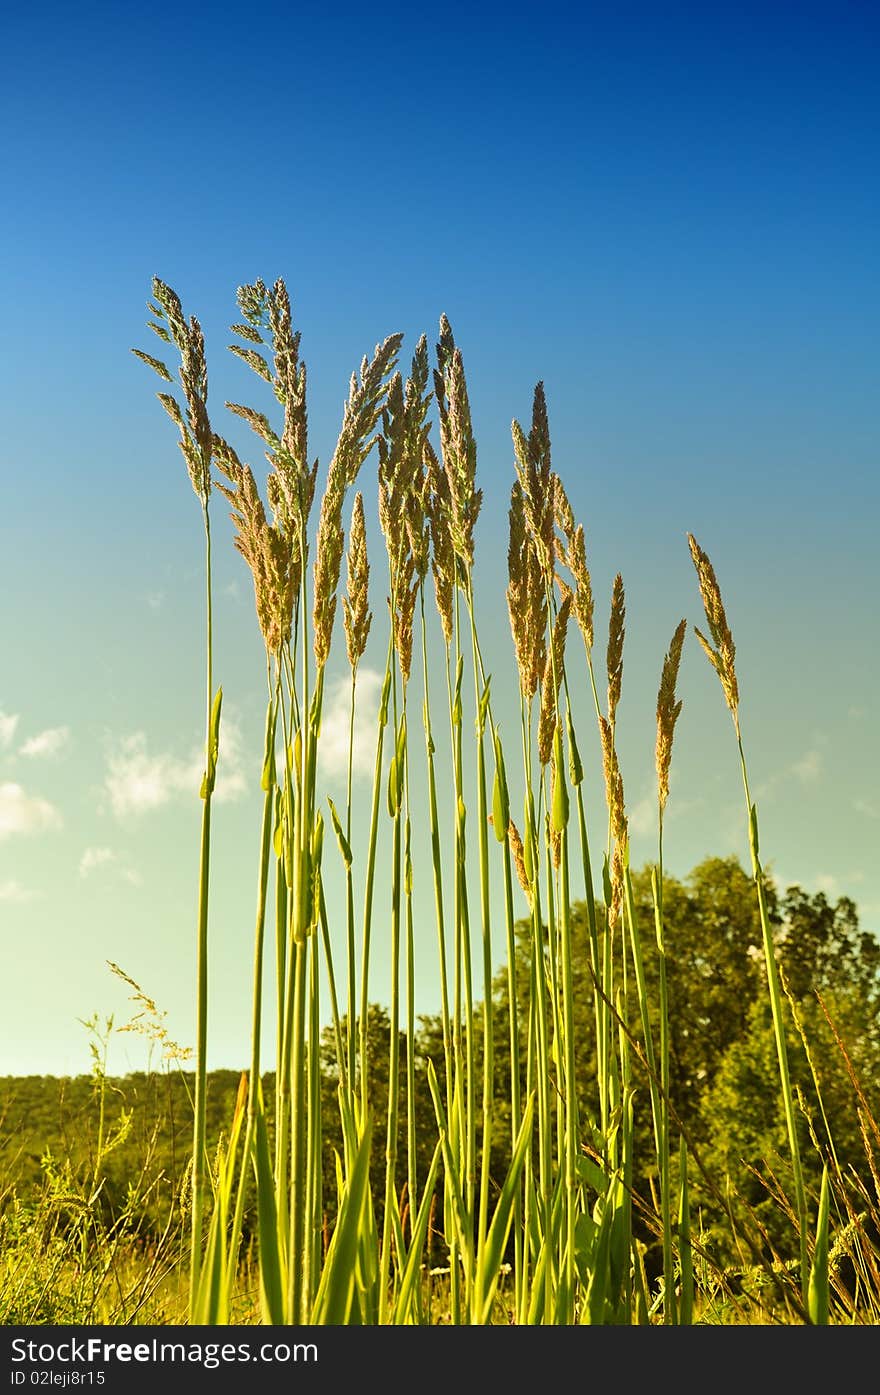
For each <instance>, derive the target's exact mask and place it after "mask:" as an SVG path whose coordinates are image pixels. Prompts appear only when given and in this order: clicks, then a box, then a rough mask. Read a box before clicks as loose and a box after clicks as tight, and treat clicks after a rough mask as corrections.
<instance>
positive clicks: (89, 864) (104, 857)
mask: <svg viewBox="0 0 880 1395" xmlns="http://www.w3.org/2000/svg"><path fill="white" fill-rule="evenodd" d="M115 861H116V854H115V852H114V851H113V849H112V848H86V850H85V852H84V853H83V855H82V857H81V858H80V860H79V874H80V876H81V877H87V876H88V875H89V873H90V872H94V870H95V868H96V867H106V865H107V863H108V862H115Z"/></svg>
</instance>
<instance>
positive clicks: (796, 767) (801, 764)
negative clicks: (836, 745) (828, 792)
mask: <svg viewBox="0 0 880 1395" xmlns="http://www.w3.org/2000/svg"><path fill="white" fill-rule="evenodd" d="M821 769H822V756H821V754H820V752H819V751H815V750H813V751H807V752H806V754H805V755H803V756H802V757H801V759H800V760H796V761H795V762H794V764H793V765H792V767H791V773H792V775H796V776H797V778H798V779H799V780H800V781H801V783H802V784H804V785H810V784H812V783H813V781H814V780H818V778H819V773H820V771H821Z"/></svg>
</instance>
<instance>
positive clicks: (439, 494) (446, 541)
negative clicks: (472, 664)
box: [425, 442, 455, 645]
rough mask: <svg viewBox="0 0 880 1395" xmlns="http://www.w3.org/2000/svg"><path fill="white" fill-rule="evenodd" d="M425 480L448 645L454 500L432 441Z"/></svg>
mask: <svg viewBox="0 0 880 1395" xmlns="http://www.w3.org/2000/svg"><path fill="white" fill-rule="evenodd" d="M425 481H426V491H427V499H426V505H427V515H428V528H429V531H430V535H431V572H432V574H433V577H434V596H435V599H436V602H437V611H438V614H439V616H440V623H441V625H442V626H443V637H444V639H445V641H446V643H447V645H449V644H450V643H451V641H452V591H453V587H454V585H455V552H454V550H453V546H452V536H451V534H450V531H449V514H450V509H451V500H450V497H449V481H448V479H447V478H446V472H445V470H442V469H441V468H440V463H439V461H438V459H437V456H436V454H435V453H434V449H433V447H432V446H431V444H430V443H429V442H426V444H425Z"/></svg>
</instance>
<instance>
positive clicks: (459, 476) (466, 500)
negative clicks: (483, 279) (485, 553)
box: [434, 315, 483, 573]
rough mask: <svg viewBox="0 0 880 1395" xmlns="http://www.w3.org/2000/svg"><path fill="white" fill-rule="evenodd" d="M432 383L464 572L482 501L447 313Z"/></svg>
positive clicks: (456, 549)
mask: <svg viewBox="0 0 880 1395" xmlns="http://www.w3.org/2000/svg"><path fill="white" fill-rule="evenodd" d="M437 365H438V366H437V369H436V371H435V373H434V386H435V392H436V396H437V407H438V411H439V416H440V452H441V457H442V460H443V470H444V472H445V474H446V478H447V481H448V485H449V490H448V494H449V520H448V527H449V534H450V538H451V541H452V547H453V551H454V553H455V556H456V557H457V559H458V560H459V562H460V563H461V566H462V568H463V570H464V572H465V573H467V572H468V571H469V570H470V568H471V565H472V563H473V560H474V525H475V523H476V521H477V517H478V515H479V512H480V506H481V504H482V502H483V491H482V490H481V489H477V488H476V487H475V480H476V473H477V443H476V441H475V440H474V434H473V427H472V424H471V408H470V401H469V399H468V390H467V382H466V380H465V373H464V362H463V360H462V356H461V350H460V349H458V348H456V346H455V340H454V339H453V336H452V330H451V328H450V326H449V321H448V320H447V318H446V316H445V315H443V316H441V319H440V339H439V342H438V344H437Z"/></svg>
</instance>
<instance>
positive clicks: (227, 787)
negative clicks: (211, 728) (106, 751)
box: [104, 715, 247, 818]
mask: <svg viewBox="0 0 880 1395" xmlns="http://www.w3.org/2000/svg"><path fill="white" fill-rule="evenodd" d="M107 766H108V771H107V775H106V777H105V780H104V788H105V790H106V791H107V793H108V794H109V796H110V803H111V805H112V807H113V812H114V814H116V816H117V817H118V818H125V817H126V816H127V815H129V814H142V813H146V812H148V811H149V810H151V809H160V808H162V806H163V805H165V804H167V803H168V802H169V801H170V800H171V799H173V798H175V796H177V795H181V794H186V795H195V796H196V797H197V796H198V793H199V790H200V789H201V785H202V776H203V774H204V770H205V758H204V754H203V753H202V751H201V750H200V749H196V750H194V751H192V752H191V754H190V755H189V757H188V758H186V759H181V758H180V757H178V756H174V755H172V754H170V753H169V752H167V751H160V752H159V753H158V754H156V755H153V754H151V752H150V751H149V749H148V745H147V736H146V733H145V732H143V731H136V732H133V733H132V734H131V736H127V737H124V738H123V739H122V740H121V741H120V742H118V743H117V745H116V747H115V749H114V750H112V751H111V752H110V755H109V756H108V758H107ZM246 788H247V781H246V780H245V776H244V764H243V752H242V737H241V728H240V727H239V725H238V722H237V721H236V719H235V717H234V716H231V715H228V716H222V717H221V721H220V756H219V760H218V762H217V778H216V784H215V786H214V798H215V799H216V800H218V801H220V802H224V801H229V800H233V799H237V798H238V797H239V795H241V794H243V792H244V791H245V789H246Z"/></svg>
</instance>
